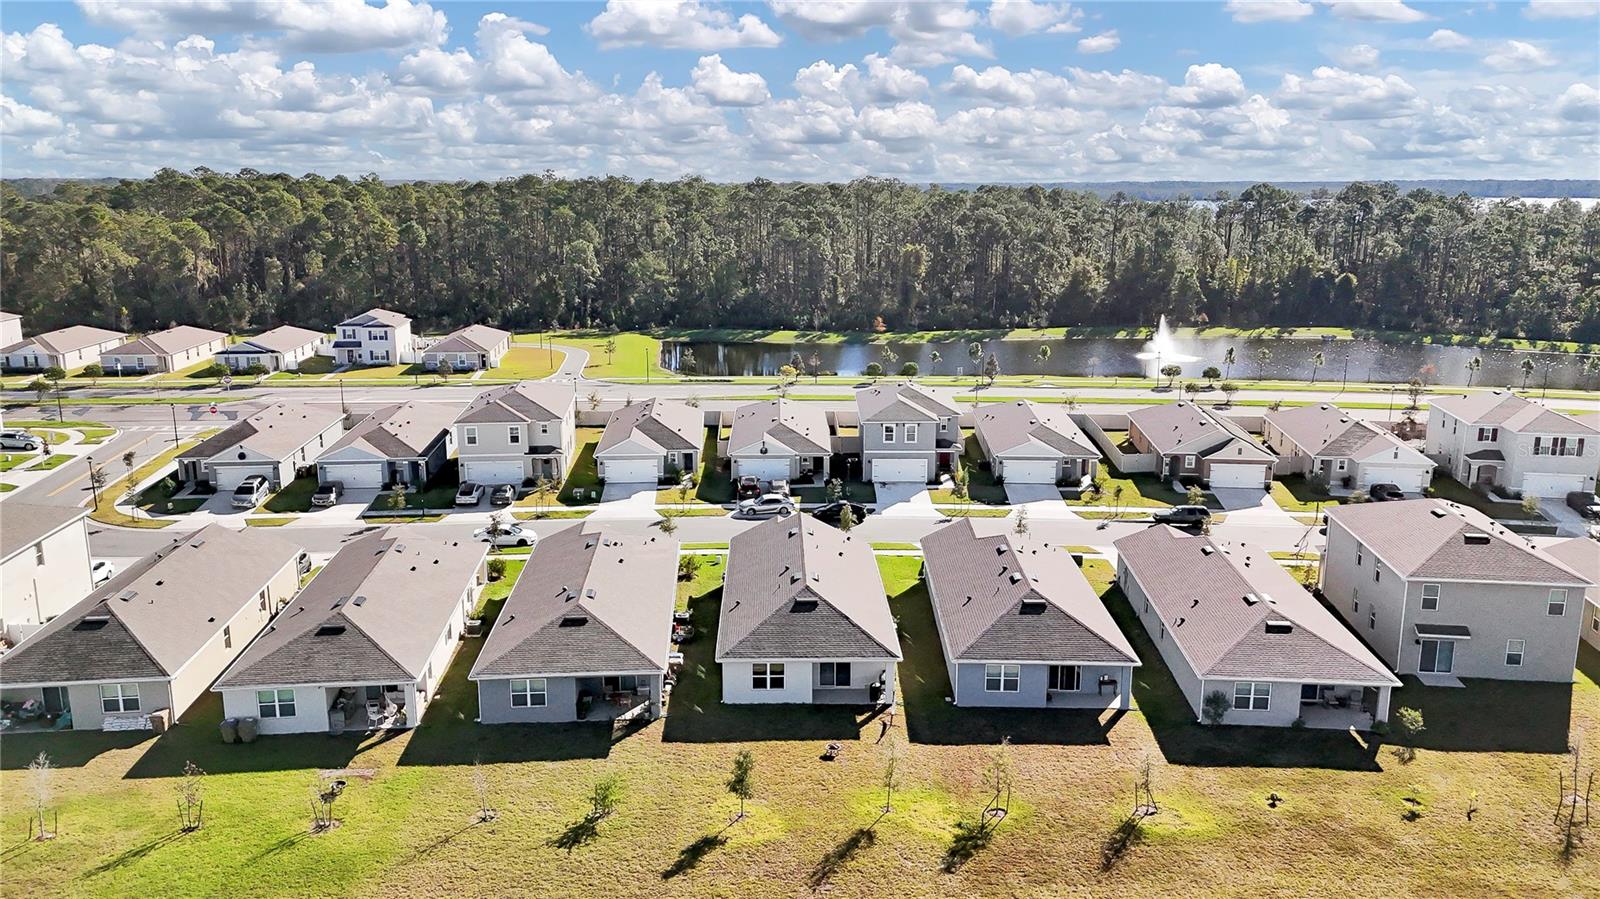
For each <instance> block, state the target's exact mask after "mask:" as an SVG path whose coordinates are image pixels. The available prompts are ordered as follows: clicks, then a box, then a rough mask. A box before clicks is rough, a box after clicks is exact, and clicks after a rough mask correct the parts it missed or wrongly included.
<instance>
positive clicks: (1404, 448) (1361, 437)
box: [1265, 403, 1433, 467]
mask: <svg viewBox="0 0 1600 899" xmlns="http://www.w3.org/2000/svg"><path fill="white" fill-rule="evenodd" d="M1265 418H1266V420H1267V421H1269V422H1271V423H1272V426H1273V427H1275V428H1277V429H1278V430H1280V431H1282V432H1283V433H1284V435H1285V436H1286V437H1288V438H1289V439H1290V440H1292V441H1294V443H1295V444H1296V445H1297V446H1299V447H1300V448H1301V449H1302V450H1304V451H1305V452H1306V453H1307V454H1308V455H1311V456H1324V457H1331V458H1348V459H1355V460H1356V461H1358V462H1359V461H1366V460H1369V459H1375V458H1378V457H1380V456H1388V457H1389V458H1390V460H1391V461H1394V460H1399V461H1405V462H1410V463H1413V464H1416V465H1426V466H1429V467H1432V465H1433V461H1432V460H1431V459H1429V458H1428V457H1427V456H1424V455H1423V454H1422V453H1419V452H1417V451H1416V450H1415V449H1412V448H1411V447H1410V446H1408V445H1406V443H1405V441H1403V440H1401V439H1400V438H1398V437H1396V436H1394V434H1392V433H1390V432H1389V431H1388V430H1385V429H1384V428H1381V427H1378V426H1377V425H1374V424H1372V423H1371V422H1365V421H1356V420H1355V419H1352V418H1351V417H1350V416H1349V415H1348V414H1346V413H1345V411H1344V410H1343V409H1340V408H1339V407H1338V406H1335V405H1333V404H1332V403H1317V404H1315V405H1312V406H1296V407H1293V408H1288V409H1279V410H1278V411H1276V412H1268V413H1267V414H1266V416H1265Z"/></svg>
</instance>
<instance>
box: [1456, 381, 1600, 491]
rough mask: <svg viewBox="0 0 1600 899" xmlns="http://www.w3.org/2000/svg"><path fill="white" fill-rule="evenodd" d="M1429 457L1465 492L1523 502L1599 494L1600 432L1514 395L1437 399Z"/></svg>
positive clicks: (1482, 394)
mask: <svg viewBox="0 0 1600 899" xmlns="http://www.w3.org/2000/svg"><path fill="white" fill-rule="evenodd" d="M1425 452H1426V453H1427V454H1428V456H1429V457H1430V458H1432V459H1433V460H1434V461H1436V462H1438V463H1439V465H1441V466H1443V467H1445V468H1448V469H1449V470H1450V473H1451V475H1452V476H1453V477H1454V478H1455V479H1456V480H1458V481H1460V482H1461V483H1463V484H1471V485H1475V486H1476V485H1482V486H1490V485H1493V486H1496V487H1499V488H1501V490H1502V491H1504V492H1508V493H1511V494H1513V495H1517V496H1523V495H1526V496H1540V497H1546V496H1558V497H1564V496H1566V495H1567V494H1568V493H1571V492H1574V491H1579V490H1587V491H1590V492H1593V491H1594V489H1595V471H1596V469H1597V468H1600V429H1597V428H1596V427H1595V426H1594V425H1592V424H1587V423H1584V422H1582V421H1579V420H1578V419H1576V418H1573V417H1572V416H1571V415H1567V414H1565V413H1563V412H1557V411H1555V410H1554V409H1547V408H1545V407H1544V406H1541V405H1540V404H1538V403H1535V402H1533V401H1532V400H1528V399H1524V398H1523V397H1520V396H1517V395H1516V394H1515V393H1512V392H1510V391H1509V390H1491V391H1482V392H1478V393H1469V394H1466V395H1465V396H1440V397H1434V398H1433V400H1432V401H1431V406H1430V408H1429V410H1428V436H1427V440H1426V448H1425Z"/></svg>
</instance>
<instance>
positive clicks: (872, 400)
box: [856, 384, 960, 422]
mask: <svg viewBox="0 0 1600 899" xmlns="http://www.w3.org/2000/svg"><path fill="white" fill-rule="evenodd" d="M856 411H857V412H858V413H859V414H860V416H861V420H862V421H863V422H867V421H937V420H939V419H940V418H949V417H952V416H956V415H959V414H960V413H959V412H957V411H956V410H955V409H952V408H950V406H948V405H947V404H945V403H944V402H943V401H941V400H939V399H936V398H935V397H933V396H932V395H931V394H928V393H925V392H923V391H922V390H921V389H919V388H918V387H917V386H916V385H915V384H892V385H888V386H885V385H881V384H880V385H878V386H876V387H868V388H866V389H864V390H857V391H856Z"/></svg>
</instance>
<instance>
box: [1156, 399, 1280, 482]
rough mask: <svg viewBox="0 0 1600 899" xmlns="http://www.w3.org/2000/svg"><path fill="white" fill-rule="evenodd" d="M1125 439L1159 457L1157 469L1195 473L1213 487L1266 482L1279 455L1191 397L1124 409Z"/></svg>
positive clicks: (1166, 474) (1176, 475)
mask: <svg viewBox="0 0 1600 899" xmlns="http://www.w3.org/2000/svg"><path fill="white" fill-rule="evenodd" d="M1128 440H1129V441H1130V442H1132V443H1133V445H1134V447H1135V448H1136V449H1138V451H1139V452H1141V453H1153V454H1155V455H1158V456H1160V457H1161V467H1160V473H1161V475H1162V476H1164V477H1167V478H1170V479H1173V480H1176V479H1178V478H1182V477H1186V476H1188V477H1197V478H1199V479H1201V480H1203V481H1205V482H1207V483H1208V484H1209V485H1210V486H1212V487H1258V488H1263V489H1264V488H1266V487H1267V486H1269V485H1270V484H1271V482H1272V471H1273V466H1274V465H1276V463H1277V457H1276V456H1274V455H1273V454H1272V451H1271V450H1269V449H1267V448H1266V447H1264V446H1262V445H1261V443H1260V442H1259V441H1257V440H1256V439H1255V438H1254V437H1252V436H1250V434H1249V432H1248V431H1246V430H1245V429H1244V428H1241V427H1240V426H1239V425H1238V424H1237V423H1236V422H1234V421H1233V420H1232V419H1230V418H1228V417H1227V416H1225V415H1221V414H1219V413H1217V412H1215V411H1213V410H1211V409H1207V408H1206V407H1204V406H1200V405H1196V404H1195V403H1190V402H1181V403H1167V404H1163V405H1158V406H1141V407H1140V408H1138V409H1135V410H1133V411H1132V412H1129V413H1128Z"/></svg>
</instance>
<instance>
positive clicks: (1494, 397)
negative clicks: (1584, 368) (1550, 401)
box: [1428, 390, 1600, 435]
mask: <svg viewBox="0 0 1600 899" xmlns="http://www.w3.org/2000/svg"><path fill="white" fill-rule="evenodd" d="M1428 402H1429V403H1430V404H1431V405H1432V406H1433V408H1435V409H1441V410H1443V411H1445V412H1448V413H1449V414H1451V415H1453V416H1455V417H1456V418H1459V419H1461V420H1462V421H1464V422H1466V423H1467V424H1470V425H1484V426H1489V427H1501V428H1505V429H1506V430H1508V431H1515V432H1518V433H1540V434H1583V435H1600V429H1596V428H1595V427H1594V426H1593V425H1590V424H1588V423H1586V422H1583V421H1579V420H1578V419H1576V418H1573V417H1572V416H1570V415H1567V414H1566V413H1564V412H1557V411H1555V410H1554V409H1547V408H1545V407H1544V406H1541V405H1540V404H1538V403H1535V402H1533V401H1532V400H1529V399H1525V398H1523V397H1520V396H1517V395H1516V394H1515V393H1511V392H1510V391H1506V390H1490V391H1482V392H1478V393H1468V394H1465V395H1462V396H1436V397H1434V398H1433V399H1431V400H1429V401H1428Z"/></svg>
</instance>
